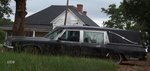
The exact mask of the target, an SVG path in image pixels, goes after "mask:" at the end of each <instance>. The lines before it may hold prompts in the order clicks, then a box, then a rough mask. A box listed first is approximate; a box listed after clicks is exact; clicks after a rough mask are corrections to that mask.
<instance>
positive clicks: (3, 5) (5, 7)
mask: <svg viewBox="0 0 150 71" xmlns="http://www.w3.org/2000/svg"><path fill="white" fill-rule="evenodd" d="M9 2H10V0H0V18H4V15H6V16H8V17H9V16H10V14H12V9H11V8H10V7H9Z"/></svg>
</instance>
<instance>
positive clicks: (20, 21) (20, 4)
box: [13, 0, 27, 36]
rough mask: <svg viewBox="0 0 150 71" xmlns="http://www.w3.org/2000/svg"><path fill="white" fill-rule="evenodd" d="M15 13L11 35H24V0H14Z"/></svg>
mask: <svg viewBox="0 0 150 71" xmlns="http://www.w3.org/2000/svg"><path fill="white" fill-rule="evenodd" d="M15 2H16V13H15V22H14V25H13V36H24V23H25V16H26V14H27V12H26V0H15Z"/></svg>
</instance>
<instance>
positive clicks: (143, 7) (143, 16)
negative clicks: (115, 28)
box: [123, 0, 150, 41]
mask: <svg viewBox="0 0 150 71" xmlns="http://www.w3.org/2000/svg"><path fill="white" fill-rule="evenodd" d="M123 5H124V10H125V11H124V12H125V13H126V16H128V18H129V19H133V20H134V21H135V22H136V23H138V24H139V25H143V28H142V29H141V31H142V32H147V34H148V40H149V41H150V28H149V27H150V0H123Z"/></svg>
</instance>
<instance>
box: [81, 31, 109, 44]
mask: <svg viewBox="0 0 150 71" xmlns="http://www.w3.org/2000/svg"><path fill="white" fill-rule="evenodd" d="M84 32H98V33H103V34H104V44H107V43H109V37H108V34H107V31H99V30H82V31H81V35H82V36H81V37H80V38H81V42H82V43H85V42H84ZM88 44H100V43H88Z"/></svg>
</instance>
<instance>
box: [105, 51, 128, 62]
mask: <svg viewBox="0 0 150 71" xmlns="http://www.w3.org/2000/svg"><path fill="white" fill-rule="evenodd" d="M108 53H115V54H120V55H121V57H122V58H123V60H125V61H126V60H127V58H126V57H125V55H124V54H123V53H121V52H118V51H115V50H109V52H108ZM108 53H107V54H108Z"/></svg>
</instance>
